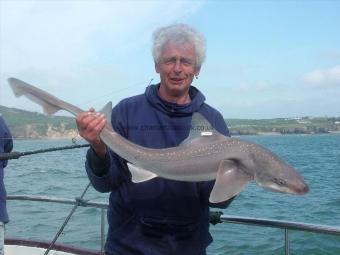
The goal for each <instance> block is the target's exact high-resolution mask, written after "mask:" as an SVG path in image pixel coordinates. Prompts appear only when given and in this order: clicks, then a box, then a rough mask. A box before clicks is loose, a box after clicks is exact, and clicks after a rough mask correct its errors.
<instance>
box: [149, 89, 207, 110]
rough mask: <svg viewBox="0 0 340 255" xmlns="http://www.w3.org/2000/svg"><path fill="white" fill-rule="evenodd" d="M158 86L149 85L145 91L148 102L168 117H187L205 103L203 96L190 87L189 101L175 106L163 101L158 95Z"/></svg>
mask: <svg viewBox="0 0 340 255" xmlns="http://www.w3.org/2000/svg"><path fill="white" fill-rule="evenodd" d="M159 86H160V84H155V85H150V86H148V87H147V88H146V90H145V96H146V98H147V100H148V102H149V103H150V104H151V105H152V106H153V107H155V108H156V109H157V110H159V111H162V112H164V113H166V114H168V115H170V116H188V115H191V114H192V113H194V112H196V111H198V109H199V108H200V107H201V105H202V104H203V103H204V101H205V97H204V96H203V94H202V93H201V92H200V91H199V90H198V89H197V88H195V87H194V86H190V89H189V95H190V98H191V101H190V102H189V103H187V104H176V103H172V102H168V101H165V100H164V99H162V98H161V97H160V95H159Z"/></svg>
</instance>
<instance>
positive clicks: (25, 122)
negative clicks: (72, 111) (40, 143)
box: [0, 106, 77, 138]
mask: <svg viewBox="0 0 340 255" xmlns="http://www.w3.org/2000/svg"><path fill="white" fill-rule="evenodd" d="M0 114H1V115H2V117H3V118H4V119H5V120H6V123H7V125H8V127H9V128H10V130H11V132H12V135H13V136H14V137H22V138H43V137H73V136H75V135H76V134H77V132H76V124H75V121H74V118H72V117H62V116H46V115H44V114H41V113H37V112H29V111H25V110H20V109H16V108H7V107H4V106H0Z"/></svg>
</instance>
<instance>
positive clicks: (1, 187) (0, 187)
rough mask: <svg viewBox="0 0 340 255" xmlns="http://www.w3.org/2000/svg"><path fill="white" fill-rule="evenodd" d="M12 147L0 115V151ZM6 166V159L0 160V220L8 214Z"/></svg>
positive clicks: (9, 149) (8, 132)
mask: <svg viewBox="0 0 340 255" xmlns="http://www.w3.org/2000/svg"><path fill="white" fill-rule="evenodd" d="M12 149H13V141H12V136H11V133H10V131H9V129H8V127H7V125H6V123H5V121H4V120H3V118H2V117H1V116H0V153H4V152H6V153H7V152H11V151H12ZM6 166H7V160H0V222H5V223H6V222H8V214H7V208H6V189H5V184H4V168H5V167H6Z"/></svg>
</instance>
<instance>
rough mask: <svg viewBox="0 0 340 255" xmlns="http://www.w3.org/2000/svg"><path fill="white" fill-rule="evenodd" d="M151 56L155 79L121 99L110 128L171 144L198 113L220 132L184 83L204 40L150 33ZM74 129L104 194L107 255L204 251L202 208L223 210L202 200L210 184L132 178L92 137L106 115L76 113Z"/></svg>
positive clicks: (173, 29) (195, 68) (166, 31)
mask: <svg viewBox="0 0 340 255" xmlns="http://www.w3.org/2000/svg"><path fill="white" fill-rule="evenodd" d="M152 53H153V58H154V62H155V69H156V72H157V73H159V76H160V83H159V84H156V85H151V86H148V87H147V88H146V91H145V93H144V94H142V95H138V96H134V97H130V98H127V99H124V100H122V101H121V102H120V103H119V104H118V105H117V106H115V107H114V109H113V110H112V127H113V128H114V129H115V130H116V131H117V132H118V133H120V134H121V135H122V136H124V137H126V138H127V139H129V140H130V141H132V142H133V143H136V144H139V145H142V146H145V147H150V148H167V147H173V146H178V145H179V144H180V143H181V142H182V141H183V140H184V139H185V138H186V137H187V136H188V134H189V131H190V123H191V117H192V114H193V113H194V112H200V113H201V114H202V115H203V116H204V117H205V118H206V119H207V120H208V121H209V122H210V123H211V124H212V126H213V127H214V128H215V129H217V130H218V131H219V132H220V133H222V134H224V135H228V134H229V132H228V129H227V126H226V124H225V122H224V120H223V117H222V115H221V114H220V113H219V112H217V111H216V110H215V109H213V108H212V107H210V106H209V105H207V104H205V103H204V100H205V98H204V96H203V95H202V93H201V92H200V91H199V90H198V89H196V88H195V87H193V86H191V83H192V81H193V79H194V77H196V78H197V77H198V75H199V72H200V69H201V65H202V63H203V61H204V59H205V39H204V37H203V36H202V35H201V34H200V33H198V32H197V31H196V30H194V29H193V28H191V27H189V26H187V25H172V26H168V27H164V28H161V29H159V30H157V31H156V32H155V33H154V37H153V49H152ZM76 121H77V125H78V129H79V133H80V135H81V136H82V137H84V138H85V139H86V140H87V141H88V142H89V143H90V144H91V148H90V149H89V151H88V153H87V161H86V170H87V174H88V176H89V178H90V180H91V182H92V184H93V186H94V188H95V189H97V190H98V191H100V192H111V194H110V202H109V209H108V223H109V230H108V236H107V241H106V245H105V252H106V254H107V255H113V254H123V255H128V254H147V255H160V254H162V255H164V254H176V255H181V254H185V255H188V254H191V255H193V254H195V255H202V254H206V251H205V250H206V247H207V246H208V245H209V244H210V243H211V242H212V238H211V235H210V234H209V206H215V207H221V208H225V207H227V206H228V205H229V203H230V202H231V200H229V201H226V202H224V203H221V204H215V205H210V204H209V195H210V191H211V189H212V187H213V184H214V181H210V182H180V181H173V180H167V179H163V178H154V179H152V180H149V181H146V182H142V183H138V184H136V183H132V182H131V175H130V172H129V170H128V169H127V167H126V162H125V161H124V159H121V158H120V157H119V156H117V155H116V154H115V153H113V152H112V151H109V150H108V148H107V147H106V146H105V144H103V142H102V141H101V140H100V138H99V134H100V131H101V130H102V128H103V127H104V126H105V123H106V119H105V117H104V116H103V114H101V113H97V112H95V111H94V109H90V111H89V112H85V113H81V114H79V115H78V116H77V119H76Z"/></svg>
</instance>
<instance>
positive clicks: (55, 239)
mask: <svg viewBox="0 0 340 255" xmlns="http://www.w3.org/2000/svg"><path fill="white" fill-rule="evenodd" d="M90 185H91V183H89V184H87V186H86V188H85V190H84V191H83V193H82V194H81V196H80V197H79V198H75V200H76V202H77V203H76V204H75V205H74V206H73V208H72V210H71V211H70V213H69V215H68V216H67V218H66V219H65V221H64V223H63V225H62V226H61V227H60V229H59V231H58V233H57V234H56V235H55V237H54V239H53V241H52V242H51V244H50V246H49V247H48V248H47V250H46V251H45V253H44V255H47V254H48V253H49V252H50V251H51V249H52V247H53V246H54V244H55V242H56V241H57V239H58V238H59V236H60V235H61V233H62V232H63V231H64V228H65V226H66V225H67V223H68V222H69V220H70V219H71V216H72V215H73V213H74V212H75V210H76V209H77V207H78V206H79V205H81V204H83V203H84V200H83V197H84V196H85V193H86V191H87V190H88V188H89V187H90Z"/></svg>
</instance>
